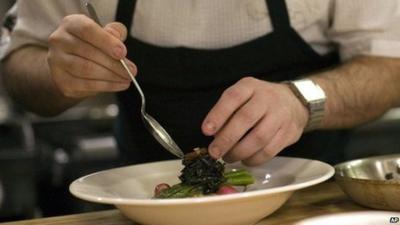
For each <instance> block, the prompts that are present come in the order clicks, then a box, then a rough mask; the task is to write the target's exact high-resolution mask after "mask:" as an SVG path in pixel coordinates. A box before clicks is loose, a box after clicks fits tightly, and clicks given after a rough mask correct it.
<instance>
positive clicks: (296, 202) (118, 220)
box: [0, 182, 369, 225]
mask: <svg viewBox="0 0 400 225" xmlns="http://www.w3.org/2000/svg"><path fill="white" fill-rule="evenodd" d="M365 210H369V209H367V208H363V207H361V206H359V205H356V204H355V203H354V202H352V201H351V200H350V199H349V198H348V197H347V196H346V195H345V194H344V193H343V192H342V191H341V189H340V188H339V187H338V186H337V184H336V183H334V182H326V183H322V184H319V185H316V186H313V187H310V188H306V189H303V190H300V191H296V192H295V193H294V195H293V196H292V197H291V198H290V199H289V201H288V202H287V203H286V204H285V205H284V206H283V207H282V208H280V209H279V210H278V211H276V212H275V213H273V214H272V215H270V216H268V217H266V218H264V219H263V220H261V221H260V222H259V223H257V224H256V225H292V224H294V223H296V222H298V221H300V220H302V219H305V218H310V217H314V216H319V215H328V214H332V213H339V212H350V211H365ZM0 224H1V225H71V224H74V225H138V224H137V223H134V222H132V221H129V220H128V219H126V218H125V217H124V216H123V215H121V213H119V211H117V210H108V211H100V212H94V213H84V214H76V215H68V216H60V217H50V218H43V219H35V220H25V221H17V222H11V223H0Z"/></svg>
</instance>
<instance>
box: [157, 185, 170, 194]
mask: <svg viewBox="0 0 400 225" xmlns="http://www.w3.org/2000/svg"><path fill="white" fill-rule="evenodd" d="M170 187H171V186H169V184H166V183H161V184H158V185H157V186H156V187H155V188H154V195H155V196H157V195H158V194H159V193H160V192H161V191H162V190H165V189H168V188H170Z"/></svg>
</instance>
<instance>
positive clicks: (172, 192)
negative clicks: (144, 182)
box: [154, 148, 254, 199]
mask: <svg viewBox="0 0 400 225" xmlns="http://www.w3.org/2000/svg"><path fill="white" fill-rule="evenodd" d="M182 165H183V166H184V167H183V169H182V170H181V174H180V175H179V180H180V183H178V184H175V185H173V186H170V185H169V184H166V183H161V184H158V185H157V186H156V187H155V189H154V197H155V198H160V199H165V198H188V197H201V196H207V195H212V194H217V195H225V194H233V193H238V192H239V191H238V190H237V189H236V188H235V187H234V186H244V187H247V186H248V185H251V184H253V183H254V178H253V176H252V175H251V174H250V173H249V171H248V170H246V169H244V168H242V169H230V170H226V169H225V163H223V162H221V161H218V160H215V159H213V158H212V157H211V156H210V155H209V154H208V150H207V149H206V148H196V149H194V150H193V152H191V153H188V154H186V155H185V156H184V158H183V160H182Z"/></svg>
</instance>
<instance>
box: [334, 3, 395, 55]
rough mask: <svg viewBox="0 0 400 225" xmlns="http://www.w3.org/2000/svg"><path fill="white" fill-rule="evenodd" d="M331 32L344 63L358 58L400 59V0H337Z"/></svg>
mask: <svg viewBox="0 0 400 225" xmlns="http://www.w3.org/2000/svg"><path fill="white" fill-rule="evenodd" d="M331 15H332V25H331V27H330V29H329V30H328V32H327V35H328V37H329V38H330V39H331V41H333V42H335V43H337V44H338V46H339V51H340V55H341V58H342V60H348V59H351V58H353V57H355V56H358V55H373V56H385V57H400V25H399V24H400V0H385V1H378V0H334V4H333V6H332V10H331Z"/></svg>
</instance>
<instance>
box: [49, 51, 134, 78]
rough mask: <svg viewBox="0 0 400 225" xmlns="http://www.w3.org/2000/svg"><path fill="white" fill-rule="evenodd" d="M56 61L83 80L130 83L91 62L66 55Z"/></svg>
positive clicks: (59, 55) (61, 54)
mask: <svg viewBox="0 0 400 225" xmlns="http://www.w3.org/2000/svg"><path fill="white" fill-rule="evenodd" d="M55 61H56V62H57V64H58V65H59V66H61V67H63V68H64V70H66V71H68V72H69V73H70V74H71V75H73V76H75V77H77V78H81V79H90V80H98V81H108V82H119V83H130V80H127V79H124V78H121V77H120V76H119V75H118V74H116V73H114V72H113V71H111V70H109V69H108V68H106V67H104V66H102V65H99V64H97V63H96V62H93V61H91V60H88V59H85V58H82V57H79V56H76V55H71V54H65V53H59V54H57V56H56V59H55Z"/></svg>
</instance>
